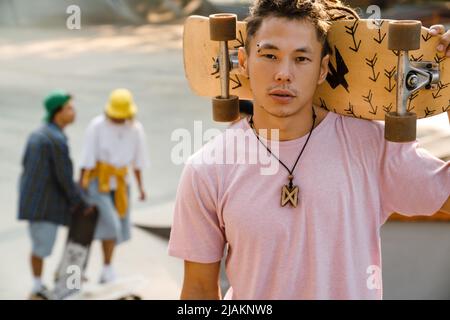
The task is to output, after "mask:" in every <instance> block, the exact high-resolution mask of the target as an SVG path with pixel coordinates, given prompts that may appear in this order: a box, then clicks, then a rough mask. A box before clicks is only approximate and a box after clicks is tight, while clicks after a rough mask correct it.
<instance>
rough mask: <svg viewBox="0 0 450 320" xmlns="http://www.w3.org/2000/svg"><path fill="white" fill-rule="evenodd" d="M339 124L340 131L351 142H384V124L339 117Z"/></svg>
mask: <svg viewBox="0 0 450 320" xmlns="http://www.w3.org/2000/svg"><path fill="white" fill-rule="evenodd" d="M338 123H340V126H339V127H338V129H339V130H340V131H341V132H342V133H343V134H344V136H345V137H346V138H349V139H350V140H354V141H367V140H372V141H380V140H384V122H381V121H374V120H366V119H362V118H355V117H348V116H343V115H338Z"/></svg>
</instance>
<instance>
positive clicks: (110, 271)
mask: <svg viewBox="0 0 450 320" xmlns="http://www.w3.org/2000/svg"><path fill="white" fill-rule="evenodd" d="M116 279H117V275H116V272H115V271H114V268H113V267H112V266H104V267H103V270H102V274H101V276H100V283H101V284H105V283H110V282H114V281H115V280H116Z"/></svg>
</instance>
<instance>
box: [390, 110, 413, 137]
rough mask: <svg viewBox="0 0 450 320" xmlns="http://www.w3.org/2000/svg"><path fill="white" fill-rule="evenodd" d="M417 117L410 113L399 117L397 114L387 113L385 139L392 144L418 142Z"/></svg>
mask: <svg viewBox="0 0 450 320" xmlns="http://www.w3.org/2000/svg"><path fill="white" fill-rule="evenodd" d="M416 122H417V115H416V114H415V113H411V112H408V113H406V114H405V115H399V114H398V113H397V112H389V113H386V116H385V127H384V138H385V139H386V140H388V141H392V142H410V141H414V140H416Z"/></svg>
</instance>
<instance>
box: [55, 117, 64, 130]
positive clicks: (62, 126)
mask: <svg viewBox="0 0 450 320" xmlns="http://www.w3.org/2000/svg"><path fill="white" fill-rule="evenodd" d="M52 123H53V124H54V125H55V126H57V127H58V128H59V129H60V130H61V131H63V130H64V127H65V126H66V125H65V124H64V123H61V121H58V120H57V119H54V120H53V121H52Z"/></svg>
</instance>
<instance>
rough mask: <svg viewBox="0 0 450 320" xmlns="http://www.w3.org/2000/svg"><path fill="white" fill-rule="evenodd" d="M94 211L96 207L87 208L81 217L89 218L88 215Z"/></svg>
mask: <svg viewBox="0 0 450 320" xmlns="http://www.w3.org/2000/svg"><path fill="white" fill-rule="evenodd" d="M96 211H97V207H96V206H88V207H86V208H85V209H84V210H83V211H82V214H83V216H85V217H86V216H89V215H91V214H93V213H94V212H96Z"/></svg>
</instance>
